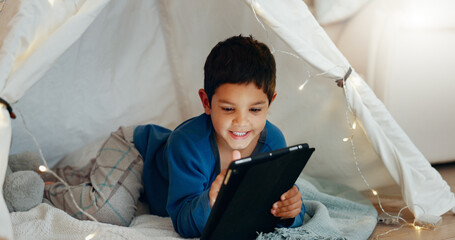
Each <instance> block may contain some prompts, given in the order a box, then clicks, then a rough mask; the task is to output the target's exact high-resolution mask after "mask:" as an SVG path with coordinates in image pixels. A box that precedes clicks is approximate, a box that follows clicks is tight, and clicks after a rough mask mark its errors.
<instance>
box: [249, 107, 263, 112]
mask: <svg viewBox="0 0 455 240" xmlns="http://www.w3.org/2000/svg"><path fill="white" fill-rule="evenodd" d="M261 110H262V109H260V108H250V111H252V112H260V111H261Z"/></svg>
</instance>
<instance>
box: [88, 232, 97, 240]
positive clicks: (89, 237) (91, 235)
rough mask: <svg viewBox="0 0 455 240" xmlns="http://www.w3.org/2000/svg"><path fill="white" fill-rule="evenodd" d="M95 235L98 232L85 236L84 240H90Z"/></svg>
mask: <svg viewBox="0 0 455 240" xmlns="http://www.w3.org/2000/svg"><path fill="white" fill-rule="evenodd" d="M97 233H98V231H96V232H94V233H90V234H89V235H87V236H86V237H85V240H91V239H93V238H94V237H95V236H96V234H97Z"/></svg>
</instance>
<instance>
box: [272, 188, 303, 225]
mask: <svg viewBox="0 0 455 240" xmlns="http://www.w3.org/2000/svg"><path fill="white" fill-rule="evenodd" d="M301 207H302V195H301V194H300V192H299V189H298V188H297V187H296V186H293V187H292V188H291V189H289V190H288V191H287V192H285V193H283V195H281V197H280V201H278V202H275V203H274V204H273V205H272V209H271V210H270V212H271V213H272V214H273V216H275V217H280V218H281V219H287V218H294V217H295V216H297V215H299V213H300V210H301Z"/></svg>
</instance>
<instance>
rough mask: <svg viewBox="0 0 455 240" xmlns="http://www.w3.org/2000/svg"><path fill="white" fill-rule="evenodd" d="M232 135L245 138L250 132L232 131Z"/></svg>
mask: <svg viewBox="0 0 455 240" xmlns="http://www.w3.org/2000/svg"><path fill="white" fill-rule="evenodd" d="M231 133H232V134H234V135H235V136H238V137H243V136H245V135H246V134H247V133H248V132H234V131H231Z"/></svg>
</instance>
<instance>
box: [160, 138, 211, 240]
mask: <svg viewBox="0 0 455 240" xmlns="http://www.w3.org/2000/svg"><path fill="white" fill-rule="evenodd" d="M171 142H172V141H171ZM172 143H173V144H169V145H168V146H169V149H168V160H169V162H168V164H169V192H168V202H167V211H168V213H169V215H170V217H171V219H172V223H173V225H174V229H175V230H176V231H177V232H178V233H179V234H180V235H181V236H183V237H198V236H200V235H201V233H202V230H203V229H204V226H205V223H206V222H207V219H208V217H209V215H210V211H211V208H210V205H209V190H210V183H211V182H212V179H211V178H212V175H213V174H212V171H213V170H214V169H215V163H214V161H210V159H207V158H208V157H207V156H210V155H208V154H212V155H213V153H212V152H208V151H211V148H204V147H201V146H197V145H196V144H194V143H193V142H191V141H189V140H185V139H183V140H182V139H179V140H178V141H177V142H172ZM215 176H216V175H215Z"/></svg>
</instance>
